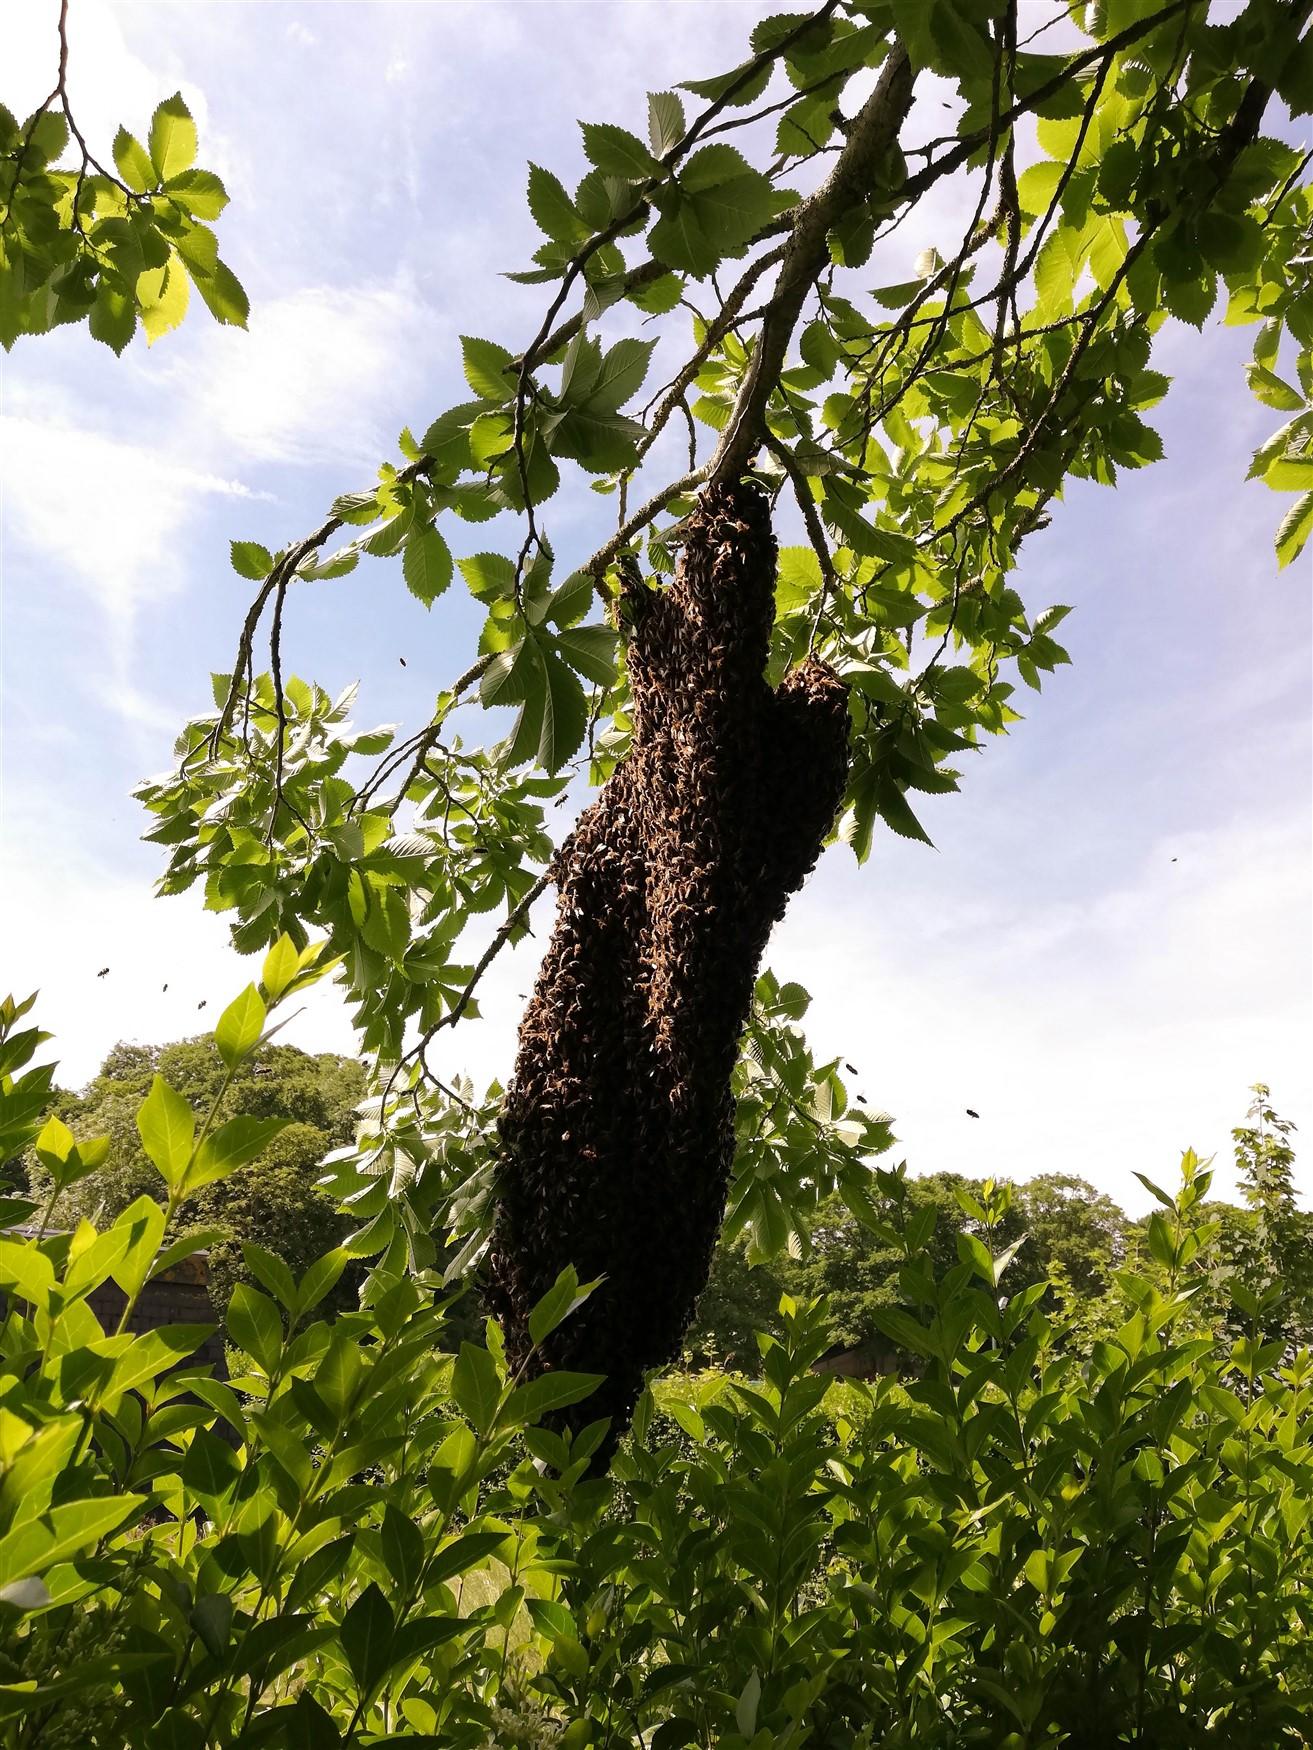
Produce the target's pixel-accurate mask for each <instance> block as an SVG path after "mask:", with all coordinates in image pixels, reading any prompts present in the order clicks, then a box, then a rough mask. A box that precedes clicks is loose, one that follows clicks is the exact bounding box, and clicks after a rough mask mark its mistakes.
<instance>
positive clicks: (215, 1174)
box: [186, 1117, 290, 1192]
mask: <svg viewBox="0 0 1313 1750" xmlns="http://www.w3.org/2000/svg"><path fill="white" fill-rule="evenodd" d="M289 1123H290V1120H289V1119H286V1118H248V1117H238V1118H230V1119H229V1120H228V1122H227V1123H226V1124H221V1125H220V1126H219V1127H218V1129H217V1130H212V1131H211V1132H210V1134H209V1135H208V1136H207V1137H206V1138H205V1140H204V1142H203V1143H202V1144H201V1146H200V1148H199V1149H198V1150H197V1151H196V1159H195V1160H194V1161H193V1162H192V1166H191V1171H190V1172H189V1173H188V1174H187V1181H186V1184H187V1190H188V1192H192V1191H199V1190H200V1188H201V1186H202V1185H210V1184H213V1183H214V1181H215V1180H216V1179H227V1178H229V1177H230V1176H231V1175H232V1174H233V1173H235V1172H236V1171H237V1169H238V1168H239V1167H245V1166H248V1165H249V1164H250V1162H251V1161H253V1160H255V1159H256V1157H257V1156H258V1155H262V1154H263V1153H264V1151H265V1149H267V1148H268V1146H269V1144H270V1143H271V1142H272V1141H273V1139H274V1137H275V1136H277V1135H278V1133H279V1132H280V1131H282V1130H285V1129H286V1128H287V1126H288V1124H289Z"/></svg>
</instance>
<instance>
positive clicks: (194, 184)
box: [164, 170, 228, 219]
mask: <svg viewBox="0 0 1313 1750" xmlns="http://www.w3.org/2000/svg"><path fill="white" fill-rule="evenodd" d="M164 192H165V193H166V194H167V195H168V196H169V198H170V200H175V201H177V203H178V205H179V206H180V207H185V208H186V210H187V211H188V212H189V213H190V214H191V215H192V217H193V218H194V219H217V218H218V217H219V214H220V213H221V212H222V211H223V209H224V208H225V207H226V206H227V205H228V191H227V189H226V188H225V187H224V186H223V183H222V182H221V181H220V180H219V178H218V177H217V176H216V175H215V174H214V172H213V171H212V170H184V171H183V172H182V174H181V175H180V176H171V177H170V178H169V180H168V182H166V183H165V185H164Z"/></svg>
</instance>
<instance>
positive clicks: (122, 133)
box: [114, 128, 155, 194]
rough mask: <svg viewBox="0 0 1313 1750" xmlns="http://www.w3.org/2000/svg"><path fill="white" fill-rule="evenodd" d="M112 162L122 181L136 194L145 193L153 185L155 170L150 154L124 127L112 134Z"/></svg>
mask: <svg viewBox="0 0 1313 1750" xmlns="http://www.w3.org/2000/svg"><path fill="white" fill-rule="evenodd" d="M114 163H115V164H116V166H117V167H118V173H119V175H120V176H121V177H122V178H123V180H124V182H126V183H127V185H128V187H129V188H131V189H135V190H136V192H137V193H138V194H145V192H146V190H147V189H148V188H152V187H153V186H154V183H155V171H154V167H153V166H152V164H151V161H150V154H149V153H148V152H147V150H146V148H145V147H144V146H143V145H142V143H141V141H140V140H138V139H137V138H135V136H134V135H132V134H130V133H129V132H128V130H127V129H126V128H120V129H119V131H118V133H117V134H115V136H114Z"/></svg>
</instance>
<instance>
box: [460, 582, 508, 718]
mask: <svg viewBox="0 0 1313 1750" xmlns="http://www.w3.org/2000/svg"><path fill="white" fill-rule="evenodd" d="M457 565H459V567H460V576H462V577H464V579H466V583H467V584H469V593H471V595H473V597H474V600H478V602H497V600H502V598H504V597H508V595H511V591H513V590H515V563H513V560H509V558H506V556H504V555H502V553H471V555H469V558H462V560H457ZM485 702H487V693H485Z"/></svg>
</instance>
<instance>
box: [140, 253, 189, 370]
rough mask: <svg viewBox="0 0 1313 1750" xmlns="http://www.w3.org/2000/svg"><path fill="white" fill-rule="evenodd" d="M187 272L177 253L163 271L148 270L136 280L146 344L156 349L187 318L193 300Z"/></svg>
mask: <svg viewBox="0 0 1313 1750" xmlns="http://www.w3.org/2000/svg"><path fill="white" fill-rule="evenodd" d="M189 285H190V281H189V280H188V278H187V271H186V268H185V267H184V266H183V263H182V259H181V257H180V256H179V255H178V254H177V252H176V251H173V252H171V253H170V255H169V258H168V260H167V261H166V262H165V264H164V266H163V267H152V268H147V270H146V272H145V273H143V274H140V275H139V276H138V279H137V304H138V307H139V308H140V311H141V325H142V327H143V328H144V329H145V330H146V343H147V345H149V346H153V345H154V344H155V342H156V341H157V340H158V339H159V338H160V337H161V335H165V334H169V333H171V332H172V331H173V329H175V328H177V327H178V326H179V325H180V324H181V322H182V319H183V317H184V316H185V315H186V314H187V303H188V299H189V297H190V292H189V291H188V287H189Z"/></svg>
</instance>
